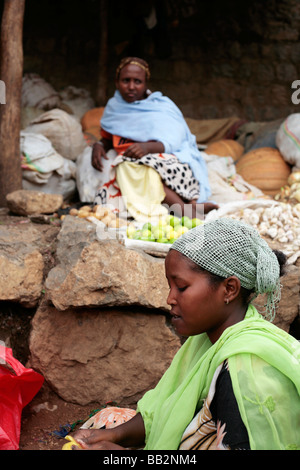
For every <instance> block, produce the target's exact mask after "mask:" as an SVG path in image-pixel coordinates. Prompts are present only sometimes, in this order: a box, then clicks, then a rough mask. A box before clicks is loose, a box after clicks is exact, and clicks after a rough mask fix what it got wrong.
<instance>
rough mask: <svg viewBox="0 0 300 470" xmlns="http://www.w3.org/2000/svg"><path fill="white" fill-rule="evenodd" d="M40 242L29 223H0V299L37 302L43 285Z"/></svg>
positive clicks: (28, 305)
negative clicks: (5, 224)
mask: <svg viewBox="0 0 300 470" xmlns="http://www.w3.org/2000/svg"><path fill="white" fill-rule="evenodd" d="M42 244H43V243H42V237H41V236H40V233H39V232H38V231H37V230H35V229H34V227H32V226H31V225H29V224H26V225H16V226H0V300H6V301H13V302H18V303H20V304H22V305H24V306H26V307H33V306H35V305H36V304H37V302H38V300H39V298H40V296H41V293H42V290H43V287H44V282H43V281H44V260H43V256H42V254H41V249H42V246H41V245H42Z"/></svg>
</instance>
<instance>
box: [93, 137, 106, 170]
mask: <svg viewBox="0 0 300 470" xmlns="http://www.w3.org/2000/svg"><path fill="white" fill-rule="evenodd" d="M103 158H104V159H105V160H108V156H107V155H106V151H105V148H104V145H103V144H102V143H100V142H96V143H95V144H94V145H93V151H92V166H93V167H94V168H95V170H98V171H103V161H102V159H103Z"/></svg>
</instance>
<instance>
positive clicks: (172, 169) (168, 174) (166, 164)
mask: <svg viewBox="0 0 300 470" xmlns="http://www.w3.org/2000/svg"><path fill="white" fill-rule="evenodd" d="M123 162H134V163H136V164H138V165H145V166H148V167H151V168H153V169H154V170H155V171H156V172H157V173H158V174H159V175H160V177H161V180H162V181H163V182H164V183H165V185H166V186H168V187H169V188H170V189H172V190H173V191H175V192H176V193H177V194H178V195H179V196H180V197H181V198H182V199H183V200H184V201H186V202H187V201H192V200H194V199H198V198H199V195H200V186H199V182H198V181H197V179H196V178H195V177H194V175H193V173H192V170H191V169H190V167H189V165H188V164H186V163H181V162H180V161H179V160H178V159H177V158H176V157H175V156H174V155H170V154H165V153H156V154H148V155H145V156H143V157H142V158H140V159H136V158H130V157H124V156H123V155H118V156H116V158H115V159H114V160H113V162H112V163H111V168H110V177H109V178H110V181H109V182H106V183H105V184H103V185H102V186H101V187H100V188H99V190H98V192H97V195H96V198H95V202H96V203H101V204H108V203H109V196H111V197H115V196H116V194H117V192H118V189H119V188H118V187H117V183H116V174H115V172H116V168H117V166H118V165H119V164H120V163H123ZM110 191H111V192H112V193H111V194H110Z"/></svg>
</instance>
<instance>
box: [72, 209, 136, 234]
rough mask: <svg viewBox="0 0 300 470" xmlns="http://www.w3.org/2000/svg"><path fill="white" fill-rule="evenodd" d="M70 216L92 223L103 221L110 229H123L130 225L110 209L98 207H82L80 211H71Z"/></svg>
mask: <svg viewBox="0 0 300 470" xmlns="http://www.w3.org/2000/svg"><path fill="white" fill-rule="evenodd" d="M69 215H73V216H75V217H79V218H82V219H87V220H89V221H90V222H96V221H97V220H98V221H99V220H100V221H101V222H102V223H103V224H104V225H106V227H108V228H116V229H118V228H121V227H125V226H126V227H127V225H128V223H127V221H126V220H124V219H121V218H120V217H118V215H117V214H116V213H115V212H113V211H112V210H111V209H110V208H109V207H105V206H101V205H96V206H94V207H91V206H87V205H86V206H82V207H80V209H75V208H73V209H70V211H69Z"/></svg>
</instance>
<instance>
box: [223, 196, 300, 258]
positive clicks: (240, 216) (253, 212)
mask: <svg viewBox="0 0 300 470" xmlns="http://www.w3.org/2000/svg"><path fill="white" fill-rule="evenodd" d="M230 217H231V218H233V219H237V220H243V221H244V222H246V223H248V224H249V225H252V226H253V227H255V228H256V229H257V230H258V232H259V233H260V235H261V236H263V237H268V238H270V239H271V240H274V241H276V242H279V243H281V244H282V251H283V252H284V253H285V254H286V256H287V257H288V263H289V264H293V263H295V261H296V260H297V259H298V257H300V204H296V205H294V206H293V205H291V204H288V203H274V205H272V206H270V207H258V208H256V209H250V208H245V209H242V210H240V211H239V212H236V213H233V214H230Z"/></svg>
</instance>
